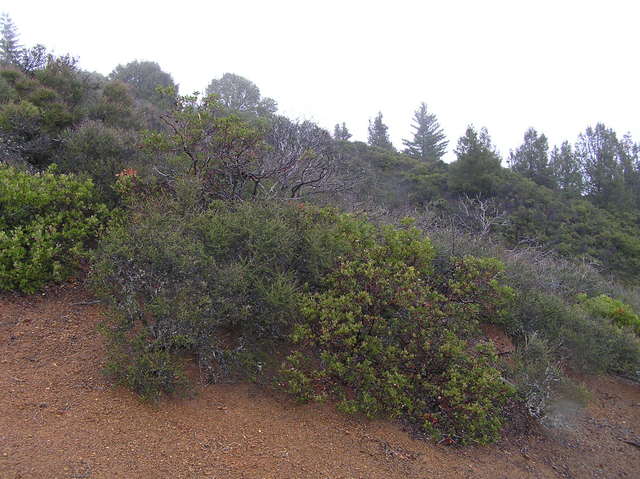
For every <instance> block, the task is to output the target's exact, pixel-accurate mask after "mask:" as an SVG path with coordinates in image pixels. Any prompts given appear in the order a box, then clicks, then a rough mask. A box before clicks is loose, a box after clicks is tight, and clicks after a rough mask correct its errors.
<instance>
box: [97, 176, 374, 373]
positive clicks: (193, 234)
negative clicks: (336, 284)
mask: <svg viewBox="0 0 640 479" xmlns="http://www.w3.org/2000/svg"><path fill="white" fill-rule="evenodd" d="M183 186H184V185H183ZM177 190H178V191H179V192H180V193H179V194H180V195H185V197H186V198H187V199H186V200H185V198H184V197H178V198H174V199H168V198H165V199H163V200H160V201H158V199H157V198H154V199H151V200H149V202H147V203H144V204H138V205H137V206H136V207H133V208H132V209H131V211H130V212H129V214H128V215H127V216H126V217H123V221H121V222H119V223H118V224H114V225H113V226H112V228H111V229H110V231H109V232H108V233H107V234H106V235H105V237H104V238H103V241H102V242H101V244H100V246H99V248H98V250H97V251H96V254H95V257H94V264H93V267H92V272H91V275H90V276H91V279H92V283H93V285H94V287H95V289H96V291H97V292H98V294H99V295H100V296H101V297H102V298H103V299H104V300H105V301H106V302H107V303H108V304H110V305H111V306H112V307H113V309H114V311H118V312H120V315H119V316H118V317H117V319H116V318H115V317H114V320H113V321H112V323H111V324H112V326H113V330H114V331H121V330H123V329H126V330H127V331H129V333H130V335H129V336H128V337H126V338H125V336H122V335H116V336H114V337H113V338H112V339H113V343H112V347H113V348H115V349H127V348H130V345H129V344H128V342H129V341H130V340H132V337H131V334H133V333H135V332H137V330H138V329H137V328H138V327H141V328H142V329H143V330H144V331H145V332H146V334H147V338H148V348H149V349H150V350H155V349H165V350H167V351H171V352H174V353H176V354H182V353H189V354H194V355H195V356H196V358H197V360H198V362H199V364H200V366H201V369H202V371H203V373H204V374H205V375H206V376H208V377H209V379H211V380H222V379H224V378H225V377H228V376H229V374H230V373H231V372H232V371H235V370H237V369H238V368H237V367H236V366H237V364H236V363H237V362H238V361H245V362H246V361H247V357H248V355H251V354H253V353H256V354H257V353H258V352H259V350H261V349H264V348H265V347H267V346H266V343H269V342H273V341H284V340H286V338H287V337H288V334H289V333H290V330H291V325H292V324H294V323H295V321H296V319H297V316H298V315H299V313H298V306H297V294H298V293H299V292H300V291H302V290H303V289H304V288H313V287H314V286H315V285H317V284H319V282H320V280H321V278H322V277H323V276H324V274H326V272H327V271H329V270H330V269H331V268H333V266H334V265H335V263H336V260H337V257H338V255H340V254H341V252H343V251H345V250H346V249H347V248H350V247H352V245H351V244H350V243H349V242H347V241H346V240H344V239H343V236H344V235H347V234H349V231H361V232H362V233H361V234H362V237H363V238H364V237H365V236H366V233H365V232H366V230H367V229H368V228H369V227H368V226H367V225H366V224H365V223H364V222H361V221H359V220H357V219H354V218H349V217H346V216H341V215H338V214H337V213H336V212H334V211H332V210H319V209H316V208H308V207H305V206H303V205H300V204H286V203H285V204H261V203H237V204H234V205H230V204H225V203H218V202H214V203H212V204H210V205H209V206H208V207H207V208H206V209H204V210H197V211H196V210H194V209H190V208H189V207H186V208H185V204H187V205H190V204H191V203H190V199H189V198H190V192H189V188H188V186H187V187H185V188H184V189H182V187H179V188H177ZM183 201H186V203H184V202H183Z"/></svg>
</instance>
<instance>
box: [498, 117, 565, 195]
mask: <svg viewBox="0 0 640 479" xmlns="http://www.w3.org/2000/svg"><path fill="white" fill-rule="evenodd" d="M509 166H510V167H511V169H512V170H513V171H516V172H518V173H520V174H521V175H523V176H525V177H527V178H529V179H531V180H533V181H535V182H536V183H538V184H539V185H543V186H547V187H549V188H552V187H553V186H554V185H553V176H552V174H551V169H550V168H549V143H548V141H547V137H546V136H544V135H538V132H537V131H536V130H535V129H534V128H529V129H528V130H527V131H526V132H525V134H524V142H523V143H522V145H521V146H519V147H518V148H517V149H516V150H515V151H512V152H511V154H510V155H509Z"/></svg>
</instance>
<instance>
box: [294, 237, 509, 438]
mask: <svg viewBox="0 0 640 479" xmlns="http://www.w3.org/2000/svg"><path fill="white" fill-rule="evenodd" d="M434 255H435V251H434V249H433V247H432V245H431V243H430V242H429V240H428V239H425V238H421V237H420V234H419V233H418V231H417V230H416V229H412V228H408V229H403V230H396V229H392V228H384V229H383V231H382V234H381V237H380V238H379V241H378V242H376V243H375V244H373V245H370V246H368V247H364V248H359V249H355V250H354V251H353V254H352V255H351V256H348V257H344V258H342V259H341V261H340V262H339V264H338V265H337V268H336V269H335V270H334V271H333V272H331V273H330V274H329V275H328V276H327V277H326V279H325V283H324V285H323V288H322V290H321V291H318V292H316V293H312V294H307V295H305V296H303V297H302V299H301V311H302V316H303V319H302V321H301V322H300V323H299V324H297V325H296V326H295V328H294V331H293V334H292V340H293V342H294V344H295V348H294V352H293V353H292V354H291V355H290V356H289V357H288V363H287V366H286V367H285V368H284V369H283V371H282V378H283V384H284V385H285V386H286V387H287V388H288V390H289V391H291V392H292V393H294V394H296V395H297V396H298V397H299V398H301V399H303V400H311V399H322V398H325V397H335V398H337V399H338V400H339V407H340V409H342V410H344V411H347V412H354V413H355V412H359V413H364V414H366V415H367V416H379V415H384V416H391V417H400V418H405V419H408V420H409V421H410V422H412V423H414V424H415V425H417V426H418V427H419V428H420V429H421V430H422V431H423V432H426V433H428V434H431V435H433V436H434V437H436V438H441V439H444V440H446V441H454V442H458V443H469V442H475V443H487V442H491V441H494V440H496V439H497V438H498V437H499V434H500V430H501V428H502V424H503V407H504V405H505V404H506V402H507V401H508V400H509V398H510V397H511V396H512V395H513V393H514V391H513V389H512V387H511V386H509V385H508V384H507V383H505V381H504V380H503V378H502V377H501V374H500V372H499V371H498V369H496V367H495V366H496V364H497V358H496V355H495V352H494V351H493V348H492V347H491V346H490V345H489V344H487V343H485V342H482V341H479V340H478V338H479V336H480V335H479V329H478V326H479V323H480V321H496V322H500V321H501V320H502V319H503V318H504V315H505V313H504V311H503V309H502V307H503V306H504V305H505V303H506V301H508V300H509V297H510V296H511V295H512V293H511V291H510V290H509V289H508V288H506V287H504V286H502V285H501V284H500V282H499V279H500V274H501V268H500V265H499V264H498V262H497V261H495V260H492V259H478V258H473V257H466V258H458V259H455V260H454V261H452V264H451V268H450V269H449V270H448V271H446V272H444V273H442V272H436V271H435V270H434V267H433V259H434Z"/></svg>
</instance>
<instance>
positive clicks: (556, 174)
mask: <svg viewBox="0 0 640 479" xmlns="http://www.w3.org/2000/svg"><path fill="white" fill-rule="evenodd" d="M549 168H550V170H551V174H552V176H553V179H554V182H555V184H556V185H557V187H558V188H560V189H561V190H562V191H564V192H566V193H568V194H569V195H572V196H580V195H581V194H582V190H583V189H584V181H583V178H582V171H581V170H580V164H579V163H578V159H577V158H576V155H575V153H574V152H573V149H572V148H571V145H570V144H569V142H568V141H565V142H563V143H562V145H560V148H558V147H557V146H555V147H554V148H553V150H551V156H550V161H549Z"/></svg>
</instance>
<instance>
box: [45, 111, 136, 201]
mask: <svg viewBox="0 0 640 479" xmlns="http://www.w3.org/2000/svg"><path fill="white" fill-rule="evenodd" d="M136 142H137V136H136V134H135V132H132V131H126V130H122V129H120V128H115V127H110V126H107V125H105V124H104V123H102V122H100V121H95V120H93V121H92V120H89V121H85V122H84V123H82V124H81V125H79V126H78V127H77V128H75V129H72V130H67V131H65V132H64V134H63V135H62V148H61V151H60V152H59V154H58V158H57V163H58V166H59V167H60V168H61V169H62V170H63V171H65V172H71V173H76V174H84V175H87V176H89V177H90V178H92V179H93V181H94V182H95V184H96V186H97V187H98V189H99V191H100V193H101V194H102V196H103V197H104V198H105V199H107V200H109V201H110V202H112V203H114V202H116V201H117V199H118V197H117V195H116V193H115V192H114V190H113V185H114V183H115V181H116V179H117V177H116V175H117V174H118V173H120V172H121V171H122V170H124V169H125V168H133V169H136V170H137V171H139V170H140V169H141V168H140V166H141V164H142V161H141V155H140V152H139V149H138V148H137V147H136Z"/></svg>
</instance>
